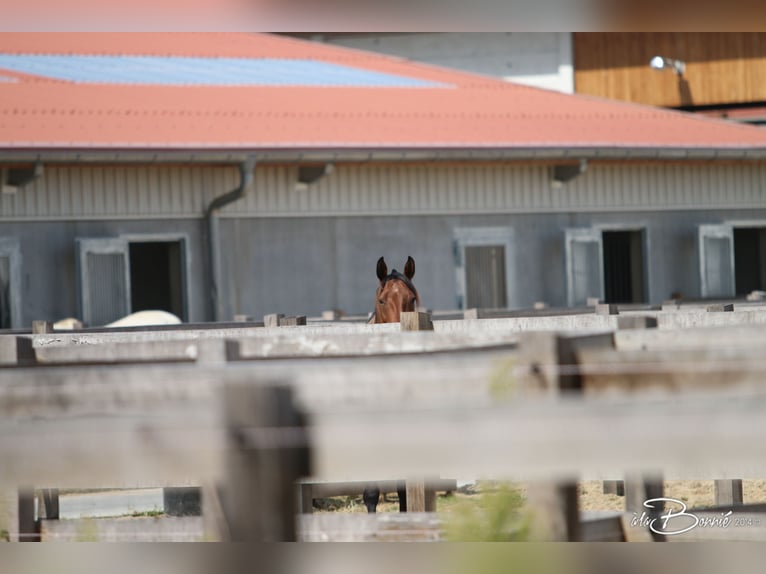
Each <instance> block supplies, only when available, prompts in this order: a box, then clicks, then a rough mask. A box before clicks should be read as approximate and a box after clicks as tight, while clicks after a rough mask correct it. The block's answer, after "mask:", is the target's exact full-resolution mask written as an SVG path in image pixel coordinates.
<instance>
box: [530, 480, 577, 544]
mask: <svg viewBox="0 0 766 574" xmlns="http://www.w3.org/2000/svg"><path fill="white" fill-rule="evenodd" d="M527 500H528V502H529V505H530V507H531V508H533V509H534V510H533V516H532V531H531V534H532V537H533V539H534V540H535V541H543V542H557V541H558V542H562V541H569V542H576V541H579V540H580V538H581V536H580V514H579V506H578V502H577V483H576V482H562V483H555V482H537V483H533V484H530V486H529V489H528V490H527Z"/></svg>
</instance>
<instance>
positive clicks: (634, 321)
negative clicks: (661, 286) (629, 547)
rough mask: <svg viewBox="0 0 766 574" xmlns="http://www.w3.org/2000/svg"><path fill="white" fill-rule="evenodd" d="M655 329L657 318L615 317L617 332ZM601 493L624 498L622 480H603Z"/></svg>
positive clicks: (642, 316) (648, 316)
mask: <svg viewBox="0 0 766 574" xmlns="http://www.w3.org/2000/svg"><path fill="white" fill-rule="evenodd" d="M656 328H657V317H652V316H650V315H626V316H622V317H617V329H619V330H635V329H656ZM603 491H604V494H616V495H617V496H625V483H624V482H623V481H622V480H605V481H604V482H603ZM639 514H640V511H639Z"/></svg>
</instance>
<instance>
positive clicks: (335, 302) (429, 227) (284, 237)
mask: <svg viewBox="0 0 766 574" xmlns="http://www.w3.org/2000/svg"><path fill="white" fill-rule="evenodd" d="M724 219H727V220H729V219H734V220H736V219H763V220H764V221H766V210H749V211H745V210H740V211H729V212H726V213H725V214H722V213H721V212H717V211H692V212H669V213H658V212H654V213H652V212H637V213H634V212H631V213H623V214H620V213H602V214H587V213H575V214H549V215H542V214H537V215H535V214H527V215H495V216H479V215H476V216H409V217H403V216H398V217H326V218H324V217H323V218H316V219H311V220H307V219H305V218H279V219H274V218H262V219H237V220H232V219H225V220H224V221H223V222H222V241H223V243H224V245H226V246H227V247H226V248H225V249H224V252H225V255H224V261H223V276H224V284H223V285H222V290H223V292H224V293H225V297H226V299H227V304H226V306H225V313H224V317H230V316H232V315H234V314H235V313H246V314H250V315H253V316H255V317H260V316H262V315H264V314H266V313H274V312H281V313H287V314H307V315H312V314H318V313H319V312H321V311H322V310H323V309H330V308H341V309H343V310H345V311H346V312H348V313H351V314H365V313H367V312H369V311H370V310H372V306H373V298H374V292H375V287H376V284H377V279H376V277H375V262H376V260H377V258H378V257H380V256H381V255H382V256H385V258H386V261H387V263H388V264H389V268H391V267H396V268H397V269H399V270H401V269H402V267H403V265H404V262H405V260H406V258H407V256H408V255H412V256H413V257H414V258H415V262H416V268H417V272H416V275H415V285H416V286H417V287H418V289H419V291H420V293H421V297H422V299H423V304H424V305H425V306H426V307H428V308H432V309H452V308H455V307H456V305H457V301H456V294H457V282H456V278H455V262H454V255H453V239H454V235H453V234H454V229H455V228H458V227H460V228H463V227H474V226H476V227H482V226H496V227H502V226H510V227H512V228H513V230H514V236H515V245H514V251H515V266H514V268H513V269H511V270H510V272H509V280H510V281H512V282H514V283H515V285H514V292H515V293H516V299H517V300H516V301H514V302H512V305H513V306H531V305H532V304H533V303H534V302H535V301H539V300H543V301H546V302H548V303H549V304H551V305H557V306H559V305H561V306H564V305H566V273H565V261H564V230H565V229H566V228H570V227H597V228H603V229H612V228H620V227H635V228H638V227H643V228H645V229H646V237H647V245H646V257H647V261H648V269H647V273H648V278H647V282H648V293H649V295H648V297H649V302H650V303H655V304H658V303H661V302H662V301H663V300H666V299H668V298H669V297H670V296H671V293H674V292H681V293H683V294H684V295H685V296H686V297H691V298H694V297H699V296H700V286H699V281H700V280H699V261H698V253H697V234H698V225H700V224H702V223H719V222H721V221H722V220H724Z"/></svg>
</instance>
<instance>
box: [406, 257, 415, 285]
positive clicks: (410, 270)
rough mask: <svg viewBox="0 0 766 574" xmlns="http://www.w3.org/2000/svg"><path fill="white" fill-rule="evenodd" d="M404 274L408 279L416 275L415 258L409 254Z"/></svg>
mask: <svg viewBox="0 0 766 574" xmlns="http://www.w3.org/2000/svg"><path fill="white" fill-rule="evenodd" d="M404 276H405V277H406V278H407V279H412V278H413V277H414V276H415V260H414V259H413V258H412V257H410V256H409V255H408V256H407V263H405V264H404Z"/></svg>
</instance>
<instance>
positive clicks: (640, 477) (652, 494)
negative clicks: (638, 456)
mask: <svg viewBox="0 0 766 574" xmlns="http://www.w3.org/2000/svg"><path fill="white" fill-rule="evenodd" d="M663 492H664V488H663V484H662V475H660V474H658V473H654V474H652V473H640V474H636V473H628V474H626V476H625V510H626V512H627V514H628V515H629V516H630V515H632V514H633V513H635V514H636V515H637V516H639V517H640V516H641V513H643V512H645V513H646V516H647V517H649V518H650V519H651V518H658V517H659V515H660V514H661V513H662V510H663V507H662V505H660V504H654V505H653V506H654V507H653V508H651V509H650V508H647V507H646V506H644V502H646V501H647V500H651V499H652V498H662V496H663ZM623 530H624V531H625V538H626V540H627V541H629V542H630V541H640V540H648V539H652V540H655V541H662V540H664V538H665V537H664V536H661V535H659V534H655V533H653V532H651V533H650V532H647V529H646V528H645V527H643V526H631V525H630V524H629V521H625V520H624V521H623Z"/></svg>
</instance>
